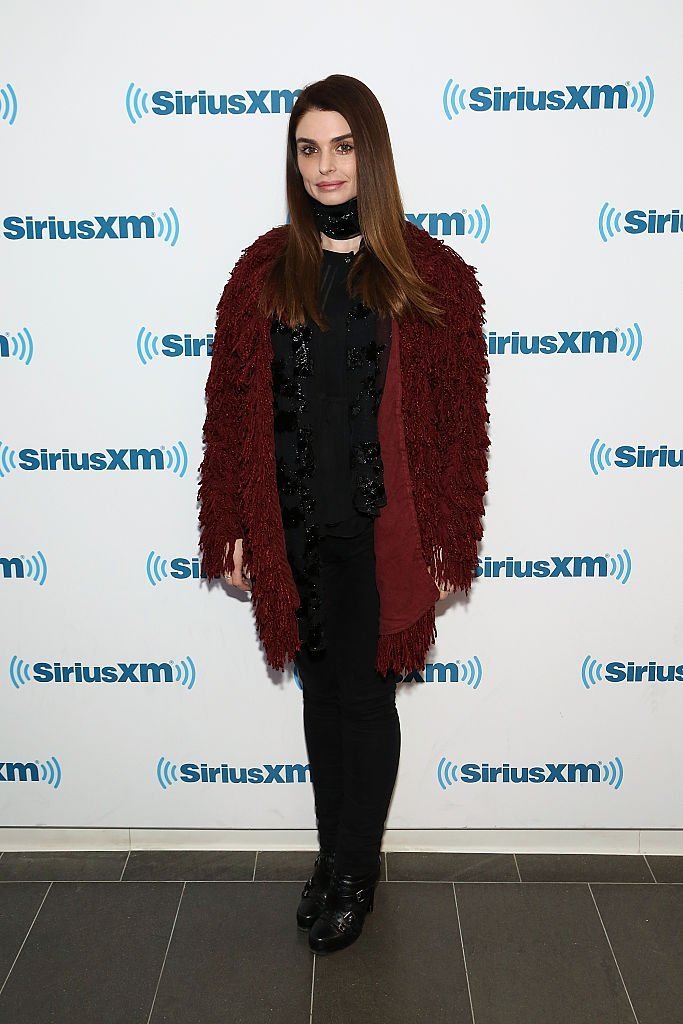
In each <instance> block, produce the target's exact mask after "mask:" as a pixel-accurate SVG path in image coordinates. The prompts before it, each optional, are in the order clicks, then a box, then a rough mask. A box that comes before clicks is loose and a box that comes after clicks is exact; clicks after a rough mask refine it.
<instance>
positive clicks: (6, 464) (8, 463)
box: [0, 441, 17, 480]
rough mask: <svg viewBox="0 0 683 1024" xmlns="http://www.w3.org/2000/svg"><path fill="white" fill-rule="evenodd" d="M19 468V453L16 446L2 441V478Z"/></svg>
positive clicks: (0, 452)
mask: <svg viewBox="0 0 683 1024" xmlns="http://www.w3.org/2000/svg"><path fill="white" fill-rule="evenodd" d="M16 468H17V453H16V451H15V450H14V448H10V447H8V445H6V444H3V442H2V441H0V480H3V479H4V478H5V477H6V476H9V474H10V473H11V472H12V470H13V469H16Z"/></svg>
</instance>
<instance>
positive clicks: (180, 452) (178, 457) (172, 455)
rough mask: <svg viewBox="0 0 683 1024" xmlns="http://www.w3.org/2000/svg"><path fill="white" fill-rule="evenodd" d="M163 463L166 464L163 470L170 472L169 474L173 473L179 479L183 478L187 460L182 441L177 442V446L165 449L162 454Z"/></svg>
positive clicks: (185, 449)
mask: <svg viewBox="0 0 683 1024" xmlns="http://www.w3.org/2000/svg"><path fill="white" fill-rule="evenodd" d="M162 449H163V445H162ZM164 462H165V463H166V466H165V468H166V469H168V470H170V472H171V473H175V474H176V475H177V476H180V477H183V476H185V473H186V472H187V465H188V458H187V448H186V447H185V445H184V444H183V442H182V441H178V443H177V444H174V445H172V446H171V447H170V448H166V450H165V452H164Z"/></svg>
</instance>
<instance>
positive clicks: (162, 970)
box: [146, 882, 187, 1024]
mask: <svg viewBox="0 0 683 1024" xmlns="http://www.w3.org/2000/svg"><path fill="white" fill-rule="evenodd" d="M186 885H187V882H183V887H182V889H181V890H180V897H179V898H178V906H177V907H176V908H175V917H174V918H173V924H172V925H171V934H170V935H169V937H168V942H167V943H166V950H165V952H164V959H163V963H162V964H161V970H160V971H159V977H158V978H157V983H156V986H155V988H154V995H153V996H152V1005H151V1006H150V1008H149V1013H148V1014H147V1022H146V1024H149V1022H150V1020H151V1018H152V1013H153V1011H154V1004H155V1003H156V1001H157V993H158V991H159V985H160V984H161V978H162V975H163V973H164V967H165V966H166V959H167V957H168V951H169V949H170V948H171V941H172V939H173V932H174V931H175V925H176V921H177V920H178V914H179V913H180V904H181V903H182V901H183V896H184V894H185V886H186Z"/></svg>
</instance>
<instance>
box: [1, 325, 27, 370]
mask: <svg viewBox="0 0 683 1024" xmlns="http://www.w3.org/2000/svg"><path fill="white" fill-rule="evenodd" d="M10 344H11V350H10ZM5 353H6V354H7V355H8V356H11V357H12V358H13V359H18V360H19V362H20V363H25V364H26V366H29V365H30V363H31V360H32V359H33V338H32V337H31V332H30V331H29V329H28V327H23V328H22V329H21V330H19V331H17V333H16V334H11V333H9V332H8V333H7V334H0V357H1V356H3V355H5Z"/></svg>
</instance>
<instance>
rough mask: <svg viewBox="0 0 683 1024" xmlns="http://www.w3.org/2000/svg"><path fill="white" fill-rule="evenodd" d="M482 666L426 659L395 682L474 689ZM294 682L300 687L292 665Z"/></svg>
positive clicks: (477, 662) (472, 661)
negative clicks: (461, 685) (460, 686)
mask: <svg viewBox="0 0 683 1024" xmlns="http://www.w3.org/2000/svg"><path fill="white" fill-rule="evenodd" d="M482 675H483V672H482V667H481V661H480V660H479V658H477V657H474V658H468V659H467V661H449V662H443V661H428V662H427V664H426V665H425V667H424V669H423V670H422V671H418V670H417V669H416V670H415V671H414V672H408V673H406V675H404V676H401V678H400V679H398V680H397V683H465V685H466V686H470V687H471V688H472V689H473V690H476V689H477V687H478V686H479V684H480V683H481V680H482ZM294 682H295V683H296V685H297V686H298V687H299V689H300V690H301V689H302V685H301V677H300V675H299V670H298V668H297V666H296V665H294Z"/></svg>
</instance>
